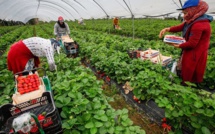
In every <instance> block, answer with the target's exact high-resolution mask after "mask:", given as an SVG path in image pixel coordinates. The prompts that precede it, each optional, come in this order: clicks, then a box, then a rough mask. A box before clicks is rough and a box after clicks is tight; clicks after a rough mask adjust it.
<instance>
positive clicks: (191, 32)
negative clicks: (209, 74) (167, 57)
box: [159, 0, 213, 86]
mask: <svg viewBox="0 0 215 134" xmlns="http://www.w3.org/2000/svg"><path fill="white" fill-rule="evenodd" d="M208 8H209V6H208V4H207V3H206V2H205V1H199V0H187V1H186V2H185V4H184V5H183V7H182V9H180V10H182V12H183V14H184V17H183V18H184V21H183V22H182V23H181V24H179V25H177V26H172V27H167V28H164V29H162V30H161V31H160V34H159V37H160V38H162V36H163V35H164V34H165V33H166V32H173V33H176V32H182V36H183V37H184V38H185V40H186V42H184V43H182V44H175V43H170V45H172V46H174V47H175V48H179V49H181V50H182V55H181V58H180V60H179V61H180V62H179V64H178V68H179V70H181V77H182V82H181V84H182V85H184V86H187V84H186V83H185V82H187V81H188V82H192V83H195V84H196V85H197V86H198V84H199V83H201V82H202V81H203V77H204V73H205V70H206V65H207V57H208V48H209V46H210V38H211V25H210V22H212V21H213V17H212V16H210V15H207V14H206V12H207V10H208Z"/></svg>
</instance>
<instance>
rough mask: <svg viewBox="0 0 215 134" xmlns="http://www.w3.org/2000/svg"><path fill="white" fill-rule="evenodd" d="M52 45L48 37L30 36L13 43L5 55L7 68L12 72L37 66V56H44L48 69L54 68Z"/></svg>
mask: <svg viewBox="0 0 215 134" xmlns="http://www.w3.org/2000/svg"><path fill="white" fill-rule="evenodd" d="M53 49H54V47H53V45H52V44H51V40H50V39H44V38H40V37H31V38H28V39H24V40H20V41H18V42H16V43H14V44H13V45H12V46H11V47H10V49H9V52H8V55H7V66H8V70H10V71H12V72H13V74H16V73H18V72H22V71H26V70H32V69H33V68H35V67H39V64H40V60H39V57H46V58H47V61H48V64H49V69H50V71H54V70H56V65H55V61H54V50H53Z"/></svg>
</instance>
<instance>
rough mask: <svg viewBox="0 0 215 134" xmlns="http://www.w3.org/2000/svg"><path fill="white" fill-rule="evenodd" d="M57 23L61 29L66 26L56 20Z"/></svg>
mask: <svg viewBox="0 0 215 134" xmlns="http://www.w3.org/2000/svg"><path fill="white" fill-rule="evenodd" d="M57 23H58V25H59V26H60V27H61V28H65V27H66V25H65V23H64V22H63V23H62V24H61V23H60V21H59V20H58V21H57Z"/></svg>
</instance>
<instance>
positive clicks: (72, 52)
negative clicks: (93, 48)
mask: <svg viewBox="0 0 215 134" xmlns="http://www.w3.org/2000/svg"><path fill="white" fill-rule="evenodd" d="M59 42H60V44H61V47H62V48H63V50H64V52H65V53H66V55H67V56H68V57H72V58H76V57H77V56H78V52H79V44H78V43H77V42H76V41H74V40H73V39H72V38H70V37H69V36H68V35H63V36H61V38H60V40H59Z"/></svg>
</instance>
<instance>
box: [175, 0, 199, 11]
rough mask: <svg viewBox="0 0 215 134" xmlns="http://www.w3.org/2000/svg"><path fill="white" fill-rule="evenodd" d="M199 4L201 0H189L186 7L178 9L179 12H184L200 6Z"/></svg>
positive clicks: (185, 4)
mask: <svg viewBox="0 0 215 134" xmlns="http://www.w3.org/2000/svg"><path fill="white" fill-rule="evenodd" d="M198 4H199V0H187V1H185V3H184V5H183V6H182V8H180V9H177V10H184V9H186V8H188V7H194V6H198Z"/></svg>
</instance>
